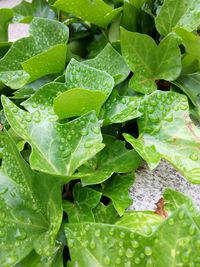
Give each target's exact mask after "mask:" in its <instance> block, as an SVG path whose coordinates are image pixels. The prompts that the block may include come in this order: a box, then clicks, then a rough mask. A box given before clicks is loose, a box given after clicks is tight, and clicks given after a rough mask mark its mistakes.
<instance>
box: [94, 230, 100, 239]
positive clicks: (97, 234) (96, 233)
mask: <svg viewBox="0 0 200 267" xmlns="http://www.w3.org/2000/svg"><path fill="white" fill-rule="evenodd" d="M100 235H101V231H100V229H98V230H96V231H95V236H96V237H99V236H100Z"/></svg>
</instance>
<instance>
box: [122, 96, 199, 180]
mask: <svg viewBox="0 0 200 267" xmlns="http://www.w3.org/2000/svg"><path fill="white" fill-rule="evenodd" d="M143 109H144V111H143V113H144V114H143V116H142V117H141V118H139V119H138V123H139V132H140V135H139V138H138V139H135V138H134V137H132V136H131V135H129V134H124V136H125V139H126V140H127V141H128V142H129V143H130V144H132V146H133V147H134V148H135V149H136V151H137V152H138V153H139V154H140V155H141V156H142V157H143V158H144V159H145V160H146V161H147V163H148V165H149V166H150V168H151V169H153V168H155V167H156V166H157V165H158V163H159V161H160V159H161V158H164V159H166V160H167V161H169V162H171V163H172V164H173V165H174V166H175V167H176V168H177V169H178V170H179V171H180V172H181V173H182V174H183V175H184V176H185V177H186V178H187V179H188V180H189V181H190V182H192V183H200V149H199V148H200V130H199V129H198V128H197V127H195V126H194V124H193V123H192V121H191V119H190V117H189V113H188V102H187V98H186V97H185V96H183V95H181V94H177V93H174V92H161V91H157V92H155V93H152V94H151V95H149V96H147V97H146V100H145V101H144V106H143Z"/></svg>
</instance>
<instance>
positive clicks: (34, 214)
mask: <svg viewBox="0 0 200 267" xmlns="http://www.w3.org/2000/svg"><path fill="white" fill-rule="evenodd" d="M0 141H1V145H3V146H4V151H3V162H2V166H1V171H0V188H1V192H0V205H1V213H0V218H1V229H0V258H1V266H2V267H8V266H13V264H15V263H18V262H19V261H20V260H21V259H23V258H24V257H25V256H27V255H28V254H29V253H30V252H31V251H32V250H33V249H35V250H36V251H37V253H38V254H40V255H43V256H50V255H51V253H52V251H53V250H54V246H55V239H56V236H57V234H58V231H59V228H60V224H61V221H62V205H61V190H62V188H61V182H60V181H53V180H54V179H53V178H52V177H51V176H49V175H48V176H46V175H43V174H41V173H38V172H34V171H33V170H32V169H31V168H30V166H29V165H28V164H27V163H26V162H25V161H24V160H23V158H22V157H21V155H20V153H19V151H18V149H17V147H16V145H15V143H14V142H13V140H12V139H11V138H10V137H9V135H8V134H1V136H0Z"/></svg>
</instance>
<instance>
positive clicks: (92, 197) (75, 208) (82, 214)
mask: <svg viewBox="0 0 200 267" xmlns="http://www.w3.org/2000/svg"><path fill="white" fill-rule="evenodd" d="M73 197H74V203H72V202H69V201H63V209H64V211H65V212H66V213H67V217H68V221H69V222H70V223H78V222H95V219H94V215H93V212H92V209H93V208H95V207H96V206H97V205H98V203H99V202H100V198H101V193H100V192H97V191H96V190H93V189H91V188H89V187H81V184H80V183H77V184H76V185H75V186H74V188H73Z"/></svg>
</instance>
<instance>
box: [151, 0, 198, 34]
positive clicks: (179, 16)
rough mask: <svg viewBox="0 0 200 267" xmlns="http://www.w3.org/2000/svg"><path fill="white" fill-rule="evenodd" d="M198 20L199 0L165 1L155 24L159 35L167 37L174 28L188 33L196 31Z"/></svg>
mask: <svg viewBox="0 0 200 267" xmlns="http://www.w3.org/2000/svg"><path fill="white" fill-rule="evenodd" d="M199 19H200V1H199V0H191V1H187V0H177V1H173V0H165V1H164V3H163V5H162V7H161V9H160V11H159V14H158V16H157V17H156V19H155V24H156V28H157V30H158V32H159V33H160V34H161V35H164V36H165V35H167V34H168V33H170V32H171V31H172V30H173V29H174V28H178V27H180V28H183V29H186V30H188V31H190V32H192V31H195V30H197V28H198V26H199Z"/></svg>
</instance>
